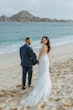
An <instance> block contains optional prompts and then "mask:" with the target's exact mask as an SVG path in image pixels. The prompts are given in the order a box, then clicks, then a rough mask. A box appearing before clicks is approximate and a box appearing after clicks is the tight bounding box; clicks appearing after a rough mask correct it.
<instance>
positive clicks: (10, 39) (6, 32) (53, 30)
mask: <svg viewBox="0 0 73 110" xmlns="http://www.w3.org/2000/svg"><path fill="white" fill-rule="evenodd" d="M43 36H48V37H49V39H50V42H51V46H52V47H53V46H59V45H65V44H67V43H73V23H47V22H46V23H44V22H36V23H24V22H0V54H4V53H8V52H13V51H18V50H19V48H20V46H22V45H24V39H25V38H26V37H30V38H31V39H32V45H31V46H32V47H33V48H34V49H37V50H38V49H39V48H40V46H41V43H40V41H41V38H42V37H43Z"/></svg>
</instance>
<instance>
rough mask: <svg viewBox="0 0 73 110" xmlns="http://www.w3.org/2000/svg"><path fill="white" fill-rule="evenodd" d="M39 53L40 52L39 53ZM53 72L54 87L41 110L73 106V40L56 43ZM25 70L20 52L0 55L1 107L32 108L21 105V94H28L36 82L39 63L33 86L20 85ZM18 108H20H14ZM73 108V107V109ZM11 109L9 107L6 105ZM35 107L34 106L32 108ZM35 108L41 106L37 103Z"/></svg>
mask: <svg viewBox="0 0 73 110" xmlns="http://www.w3.org/2000/svg"><path fill="white" fill-rule="evenodd" d="M36 54H37V55H38V53H36ZM50 68H51V70H50V75H51V80H52V84H53V86H52V91H51V95H50V97H49V98H48V102H47V104H46V105H45V107H47V108H44V107H43V108H42V110H48V109H51V110H72V109H73V104H72V102H73V100H72V97H73V94H72V82H73V80H72V79H73V74H72V73H73V44H65V45H62V46H57V47H53V48H52V50H51V53H50ZM21 77H22V70H21V66H20V57H19V52H13V53H7V54H4V55H0V85H1V86H0V96H1V98H0V108H2V110H5V109H4V107H6V108H7V107H9V110H10V109H11V110H24V109H25V110H29V109H28V108H24V107H22V106H21V105H20V100H21V99H22V97H26V96H27V95H28V94H29V93H30V91H31V90H32V88H33V87H34V85H35V82H36V80H37V77H38V65H36V66H35V67H34V72H33V79H32V86H33V87H31V88H28V87H27V88H26V90H25V91H23V90H22V88H21ZM15 108H17V109H15ZM71 108H72V109H71ZM7 110H8V109H7ZM31 110H34V108H31ZM35 110H41V108H40V107H39V106H38V108H37V107H36V108H35Z"/></svg>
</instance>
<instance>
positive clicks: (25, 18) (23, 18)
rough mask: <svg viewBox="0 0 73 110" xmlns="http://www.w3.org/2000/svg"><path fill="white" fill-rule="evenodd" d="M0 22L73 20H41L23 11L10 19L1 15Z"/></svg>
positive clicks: (63, 20)
mask: <svg viewBox="0 0 73 110" xmlns="http://www.w3.org/2000/svg"><path fill="white" fill-rule="evenodd" d="M0 22H53V23H54V22H73V20H71V19H69V20H65V19H56V18H55V19H51V18H41V17H37V16H34V15H32V14H31V13H29V12H28V11H25V10H23V11H21V12H19V13H17V14H14V15H12V16H10V17H7V16H5V15H2V16H1V17H0Z"/></svg>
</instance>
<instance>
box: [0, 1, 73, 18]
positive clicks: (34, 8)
mask: <svg viewBox="0 0 73 110" xmlns="http://www.w3.org/2000/svg"><path fill="white" fill-rule="evenodd" d="M22 10H26V11H28V12H30V13H31V14H33V15H35V16H38V17H44V18H52V19H54V18H57V19H73V0H0V16H2V15H6V16H11V15H13V14H16V13H18V12H20V11H22Z"/></svg>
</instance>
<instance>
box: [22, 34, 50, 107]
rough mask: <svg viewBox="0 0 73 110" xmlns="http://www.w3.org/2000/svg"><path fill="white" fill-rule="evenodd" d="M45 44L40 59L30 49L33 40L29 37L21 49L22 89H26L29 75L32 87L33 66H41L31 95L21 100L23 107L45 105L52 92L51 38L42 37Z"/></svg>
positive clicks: (29, 84) (29, 82)
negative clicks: (50, 69) (50, 68)
mask: <svg viewBox="0 0 73 110" xmlns="http://www.w3.org/2000/svg"><path fill="white" fill-rule="evenodd" d="M41 43H42V44H43V45H42V47H41V49H40V52H39V56H38V58H37V57H36V54H35V53H34V52H33V49H32V48H31V47H30V45H31V39H30V38H29V37H27V38H26V39H25V44H24V45H23V46H22V47H21V48H20V59H21V66H22V88H23V89H26V75H27V73H28V87H31V83H32V74H33V65H35V64H38V65H39V68H38V69H39V73H38V74H39V76H38V80H37V81H36V84H35V86H34V88H33V90H32V91H31V93H30V94H29V95H28V96H27V97H26V98H24V99H22V100H21V105H22V106H36V105H38V104H39V103H45V102H46V100H47V97H48V96H49V95H50V91H51V86H52V84H51V79H50V73H49V53H50V50H51V47H50V41H49V38H48V37H46V36H44V37H42V40H41Z"/></svg>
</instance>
